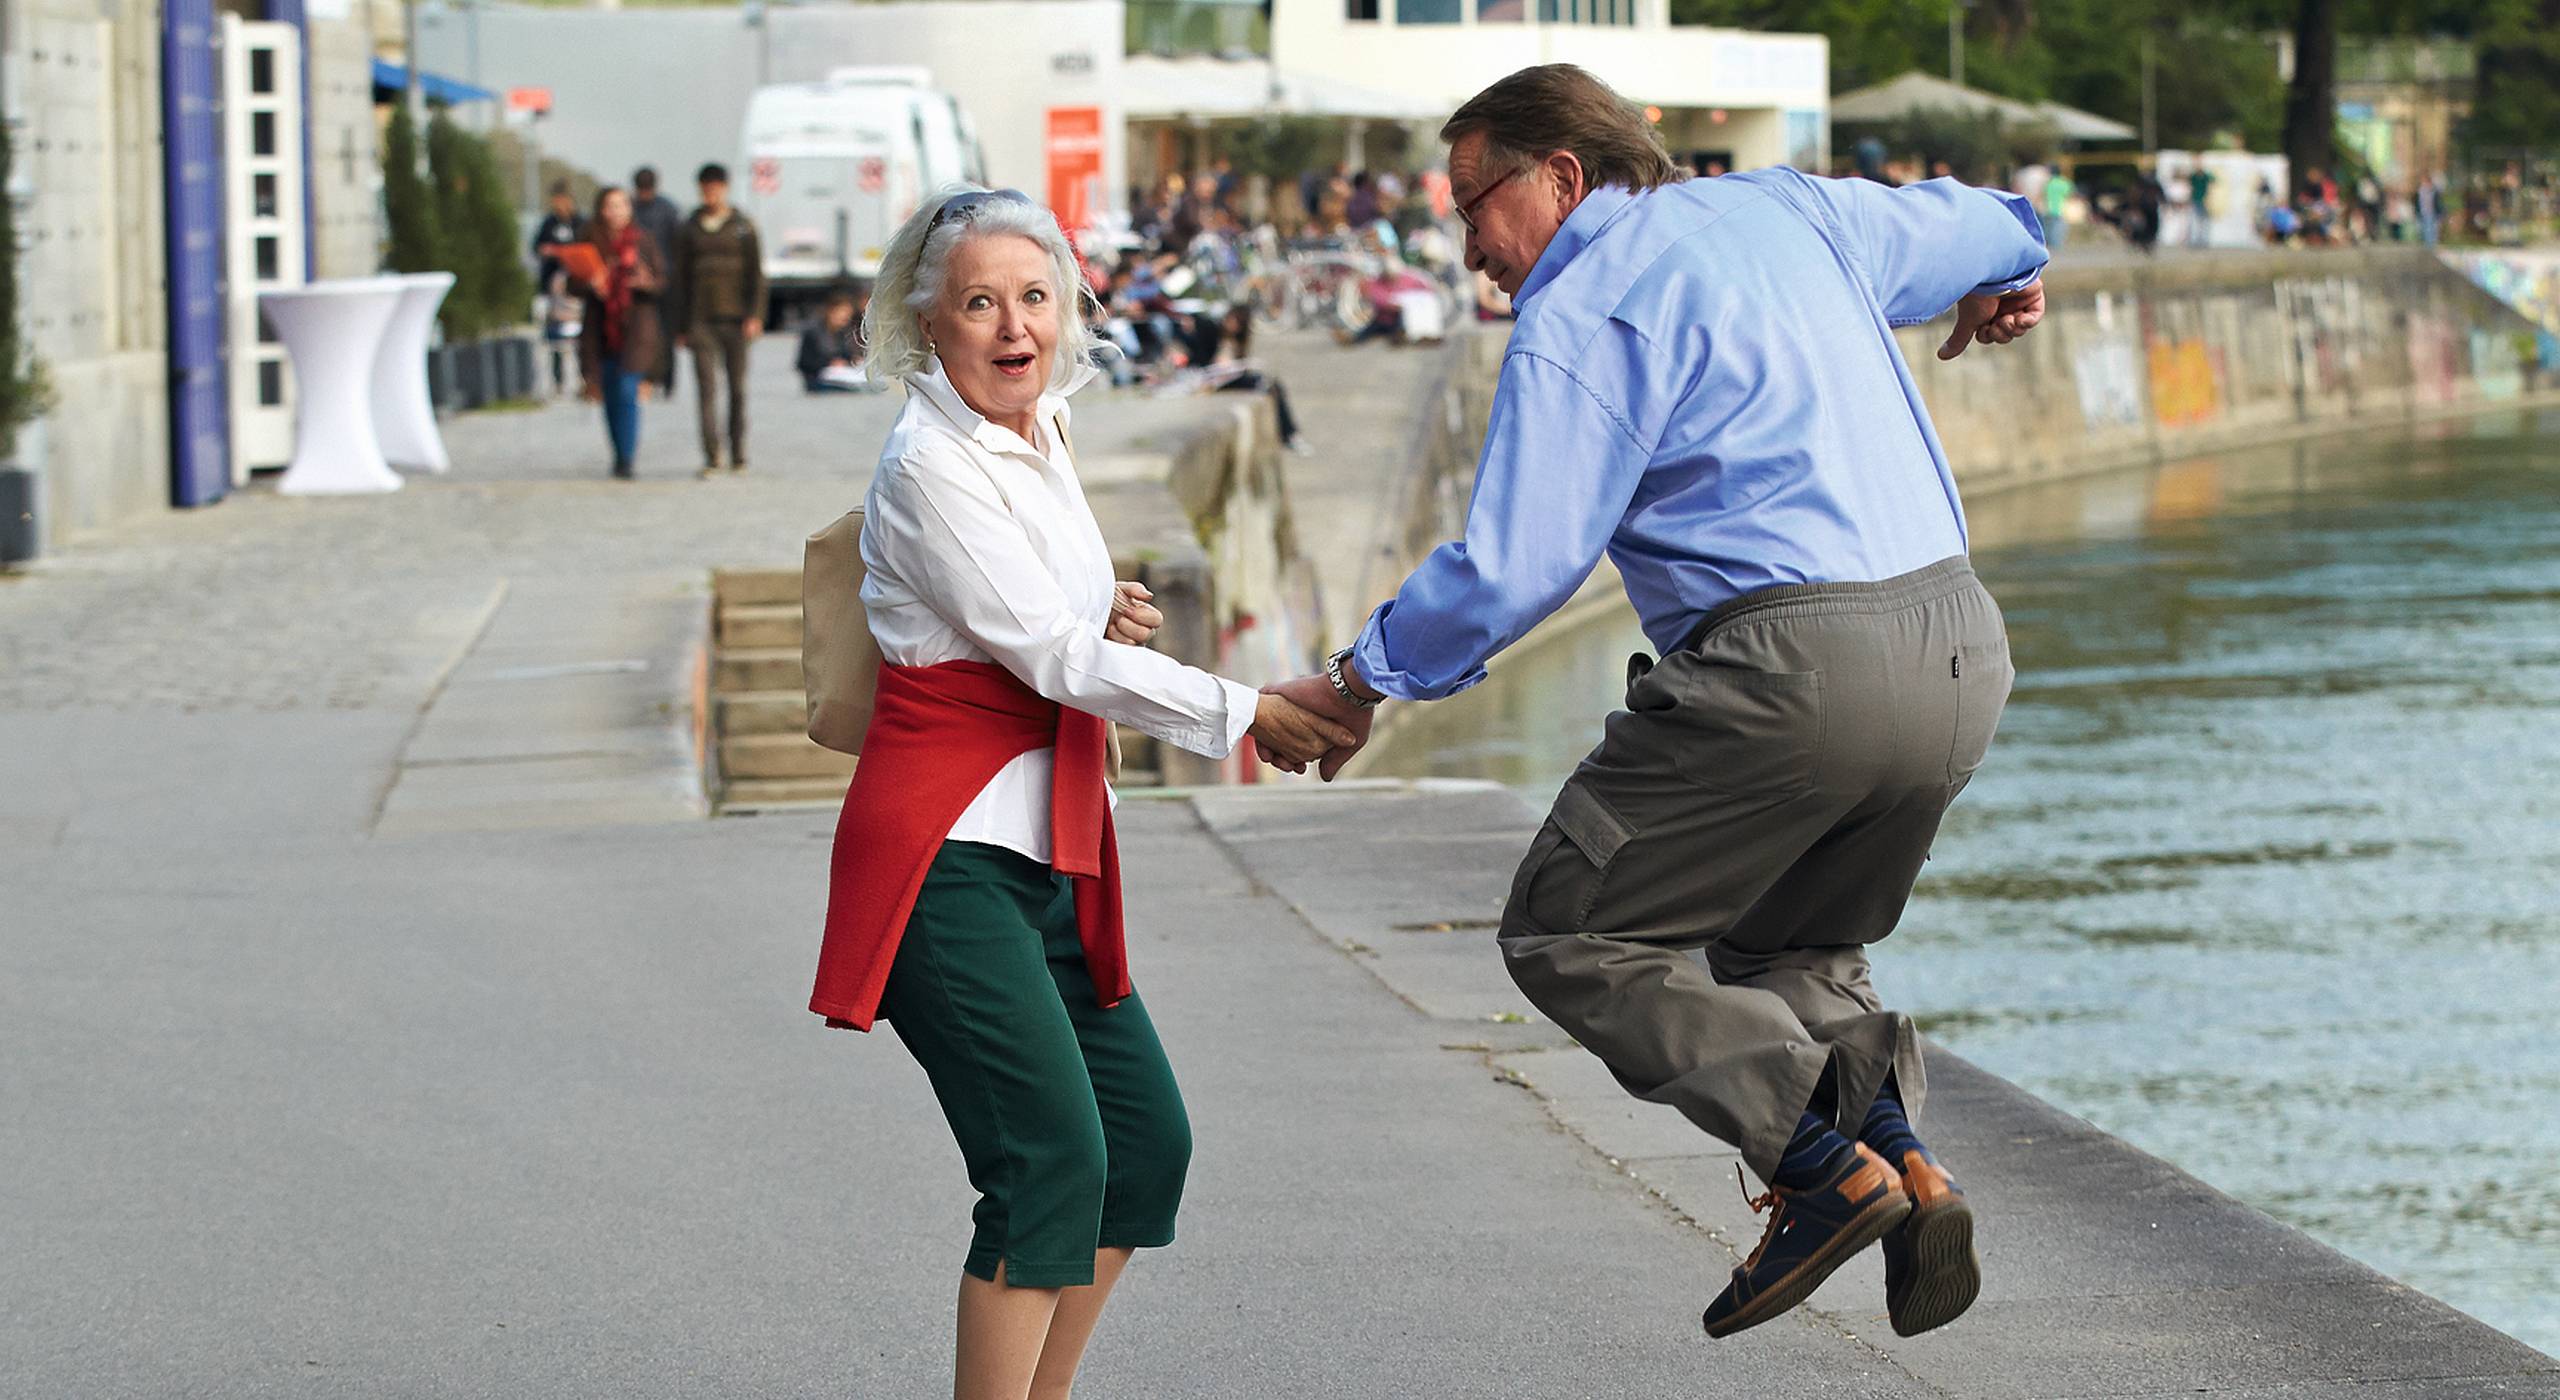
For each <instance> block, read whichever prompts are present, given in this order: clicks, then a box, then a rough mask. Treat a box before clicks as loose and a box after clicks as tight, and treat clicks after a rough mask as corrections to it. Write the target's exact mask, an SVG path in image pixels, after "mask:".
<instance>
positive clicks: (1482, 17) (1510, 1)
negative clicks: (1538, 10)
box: [1476, 0, 1529, 24]
mask: <svg viewBox="0 0 2560 1400" xmlns="http://www.w3.org/2000/svg"><path fill="white" fill-rule="evenodd" d="M1528 17H1529V6H1528V2H1527V0H1476V23H1478V24H1518V23H1519V22H1520V21H1522V20H1524V19H1527V18H1528Z"/></svg>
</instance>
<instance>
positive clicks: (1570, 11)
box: [1538, 0, 1636, 25]
mask: <svg viewBox="0 0 2560 1400" xmlns="http://www.w3.org/2000/svg"><path fill="white" fill-rule="evenodd" d="M1538 18H1539V19H1541V20H1544V21H1545V22H1547V23H1549V24H1620V25H1633V24H1634V23H1635V22H1636V0H1538Z"/></svg>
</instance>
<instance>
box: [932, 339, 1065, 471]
mask: <svg viewBox="0 0 2560 1400" xmlns="http://www.w3.org/2000/svg"><path fill="white" fill-rule="evenodd" d="M1099 373H1100V371H1098V370H1096V369H1095V368H1094V367H1093V366H1091V365H1077V366H1076V367H1075V368H1074V369H1073V370H1072V371H1070V372H1069V373H1068V375H1067V379H1066V382H1065V383H1064V384H1061V385H1059V386H1058V387H1056V388H1053V389H1051V390H1049V392H1047V393H1045V394H1042V395H1041V396H1040V402H1039V414H1040V416H1041V417H1043V418H1054V419H1056V420H1057V421H1059V422H1061V423H1064V422H1065V421H1066V420H1067V416H1068V411H1067V396H1068V395H1069V394H1072V393H1074V392H1076V391H1077V390H1078V389H1081V388H1083V387H1084V386H1085V385H1087V384H1090V383H1092V382H1093V379H1094V376H1095V375H1097V374H1099ZM905 382H906V386H907V391H908V392H909V393H913V394H921V395H923V396H924V398H925V399H926V400H927V401H928V402H930V403H931V404H932V405H933V406H934V407H935V408H938V409H940V410H942V413H943V416H945V417H947V418H949V419H950V420H951V421H952V423H953V425H954V426H956V427H958V428H959V429H960V431H961V432H963V433H966V434H968V436H969V439H970V441H972V442H975V443H976V444H978V445H979V446H980V447H983V448H985V449H986V450H988V451H989V452H1027V453H1030V454H1031V455H1032V456H1034V457H1038V456H1042V455H1044V454H1043V453H1041V452H1040V450H1039V449H1038V448H1037V447H1035V446H1034V445H1033V444H1031V443H1027V442H1024V441H1023V440H1022V437H1021V435H1020V434H1018V433H1016V432H1014V430H1013V429H1011V428H1008V427H1005V426H1003V425H1002V424H999V423H995V422H991V421H989V419H988V418H987V416H986V415H985V414H982V413H980V412H978V410H976V409H974V408H971V407H970V406H969V401H968V400H967V399H964V398H962V397H960V391H959V389H957V388H956V387H954V386H953V385H952V383H951V376H950V375H949V374H948V373H947V372H945V371H944V369H943V367H942V357H941V356H939V355H935V356H932V357H931V358H929V359H927V360H926V361H925V367H924V368H923V369H920V370H918V371H916V372H915V373H913V374H910V375H908V376H907V377H906V381H905Z"/></svg>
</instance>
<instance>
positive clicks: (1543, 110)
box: [1440, 63, 1688, 190]
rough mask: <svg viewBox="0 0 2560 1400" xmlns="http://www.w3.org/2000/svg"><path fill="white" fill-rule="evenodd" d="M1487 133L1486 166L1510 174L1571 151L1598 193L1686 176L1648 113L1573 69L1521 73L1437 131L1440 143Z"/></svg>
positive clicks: (1557, 66) (1548, 67) (1547, 67)
mask: <svg viewBox="0 0 2560 1400" xmlns="http://www.w3.org/2000/svg"><path fill="white" fill-rule="evenodd" d="M1478 132H1482V133H1483V134H1484V140H1485V146H1484V158H1485V167H1486V168H1487V169H1488V170H1511V169H1517V168H1519V167H1522V166H1526V165H1529V164H1531V163H1533V162H1536V161H1539V160H1543V159H1545V158H1546V157H1547V156H1549V155H1552V154H1554V153H1556V152H1558V151H1571V152H1572V153H1573V155H1574V158H1575V159H1576V160H1579V161H1581V162H1582V173H1583V178H1584V179H1586V180H1589V181H1590V182H1591V187H1592V188H1594V189H1598V188H1599V187H1600V186H1602V185H1620V186H1624V187H1625V188H1627V189H1630V190H1649V189H1652V188H1654V187H1655V186H1657V185H1669V184H1675V183H1677V182H1679V181H1681V180H1684V179H1687V178H1688V176H1687V174H1686V173H1685V172H1684V171H1682V170H1681V169H1680V167H1678V166H1677V165H1674V164H1672V163H1671V153H1670V152H1669V151H1667V150H1665V149H1664V148H1663V145H1662V133H1661V132H1659V131H1657V130H1655V129H1654V125H1653V123H1652V122H1651V121H1650V120H1648V119H1647V118H1646V117H1645V114H1644V109H1643V108H1642V107H1639V106H1637V105H1636V104H1634V103H1632V102H1629V101H1628V100H1627V99H1625V98H1623V97H1620V96H1619V95H1618V94H1617V91H1616V89H1614V88H1611V87H1610V86H1609V85H1608V84H1607V83H1604V82H1602V81H1600V80H1599V79H1598V78H1595V77H1593V76H1591V75H1590V74H1589V73H1587V72H1585V71H1583V70H1582V69H1580V68H1577V67H1575V66H1574V65H1572V64H1570V63H1542V64H1540V65H1538V66H1537V67H1535V68H1523V69H1521V70H1520V71H1519V72H1517V73H1514V74H1512V75H1511V76H1510V77H1508V78H1504V79H1503V80H1502V81H1500V82H1498V83H1495V84H1494V85H1493V86H1491V87H1489V88H1486V89H1485V90H1484V91H1482V92H1480V93H1477V94H1476V95H1475V96H1473V97H1470V98H1468V99H1467V105H1465V106H1463V107H1460V108H1459V109H1458V111H1457V114H1456V115H1455V116H1452V117H1450V118H1449V120H1448V121H1447V123H1445V124H1444V125H1442V126H1441V128H1440V139H1441V140H1442V141H1444V142H1447V143H1449V144H1450V145H1456V144H1457V142H1458V140H1459V138H1460V137H1464V136H1469V135H1473V134H1475V133H1478Z"/></svg>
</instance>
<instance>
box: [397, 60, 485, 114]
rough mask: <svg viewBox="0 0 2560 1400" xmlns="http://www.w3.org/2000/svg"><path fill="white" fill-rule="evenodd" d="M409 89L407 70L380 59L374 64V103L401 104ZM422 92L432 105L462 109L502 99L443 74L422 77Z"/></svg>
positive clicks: (428, 74) (420, 89)
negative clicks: (401, 96)
mask: <svg viewBox="0 0 2560 1400" xmlns="http://www.w3.org/2000/svg"><path fill="white" fill-rule="evenodd" d="M408 87H409V70H408V69H407V68H404V67H402V66H401V65H399V64H397V63H388V62H385V61H383V60H382V59H379V58H377V59H375V60H374V61H373V100H374V101H376V102H397V101H399V100H400V94H401V93H403V92H405V91H407V90H408ZM418 89H419V91H420V93H421V94H422V95H424V96H425V98H426V99H427V100H428V101H429V102H432V103H435V104H436V105H437V106H439V107H459V106H462V105H463V104H464V103H467V102H495V101H497V100H498V95H497V94H496V93H494V92H491V91H489V90H488V89H487V88H476V87H473V86H472V85H471V84H469V83H459V82H455V81H454V80H453V79H451V78H448V77H445V76H444V75H442V74H440V73H420V74H419V75H418Z"/></svg>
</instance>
